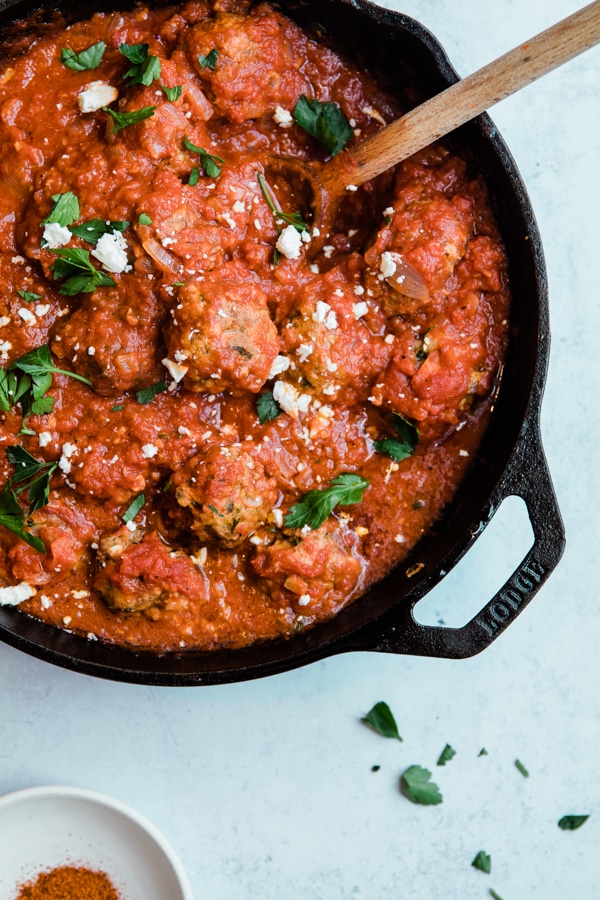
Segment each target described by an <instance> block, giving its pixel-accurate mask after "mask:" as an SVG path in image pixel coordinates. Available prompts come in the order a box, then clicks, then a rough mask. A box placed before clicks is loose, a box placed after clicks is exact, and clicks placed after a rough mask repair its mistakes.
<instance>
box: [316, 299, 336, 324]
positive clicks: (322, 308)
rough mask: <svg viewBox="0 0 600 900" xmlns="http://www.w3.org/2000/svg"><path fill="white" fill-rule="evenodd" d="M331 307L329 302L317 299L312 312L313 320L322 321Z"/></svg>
mask: <svg viewBox="0 0 600 900" xmlns="http://www.w3.org/2000/svg"><path fill="white" fill-rule="evenodd" d="M330 309H331V307H330V305H329V303H325V301H324V300H317V306H316V309H315V311H314V313H313V314H312V320H313V322H324V321H325V317H326V316H327V313H328V312H329V310H330Z"/></svg>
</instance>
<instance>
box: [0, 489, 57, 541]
mask: <svg viewBox="0 0 600 900" xmlns="http://www.w3.org/2000/svg"><path fill="white" fill-rule="evenodd" d="M0 525H4V527H5V528H8V530H9V531H12V532H13V534H16V535H17V537H20V538H21V540H23V541H25V543H26V544H29V546H30V547H33V549H34V550H38V551H39V552H40V553H45V552H46V547H45V546H44V542H43V541H41V540H40V539H39V538H38V537H35V535H33V534H30V533H29V532H28V531H25V513H24V512H23V510H22V509H21V507H20V506H19V503H18V500H17V498H16V496H15V492H14V491H13V490H12V488H11V487H10V486H9V485H8V484H7V485H5V486H4V488H3V489H2V491H1V492H0Z"/></svg>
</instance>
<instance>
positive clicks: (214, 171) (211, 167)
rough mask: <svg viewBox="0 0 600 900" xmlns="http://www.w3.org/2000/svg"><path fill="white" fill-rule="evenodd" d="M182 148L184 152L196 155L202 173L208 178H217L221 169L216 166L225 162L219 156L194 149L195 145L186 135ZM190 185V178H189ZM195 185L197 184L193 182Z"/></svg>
mask: <svg viewBox="0 0 600 900" xmlns="http://www.w3.org/2000/svg"><path fill="white" fill-rule="evenodd" d="M183 143H184V146H185V148H186V150H191V152H192V153H197V154H198V155H199V156H200V165H201V167H202V171H203V172H204V173H205V174H206V175H208V177H209V178H218V177H219V175H220V174H221V169H220V168H219V166H218V165H217V163H221V165H223V164H224V163H225V160H224V159H222V158H221V157H220V156H217V155H216V154H214V153H209V152H208V151H207V150H204V148H203V147H196V145H195V144H192V142H191V141H190V139H189V138H188V136H187V134H186V135H185V137H184V139H183ZM190 183H191V176H190ZM194 183H195V184H196V183H197V179H196V182H194Z"/></svg>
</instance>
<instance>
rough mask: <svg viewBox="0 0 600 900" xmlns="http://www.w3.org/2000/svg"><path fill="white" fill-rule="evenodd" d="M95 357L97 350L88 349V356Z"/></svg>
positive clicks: (93, 348)
mask: <svg viewBox="0 0 600 900" xmlns="http://www.w3.org/2000/svg"><path fill="white" fill-rule="evenodd" d="M95 355H96V348H95V347H88V356H95Z"/></svg>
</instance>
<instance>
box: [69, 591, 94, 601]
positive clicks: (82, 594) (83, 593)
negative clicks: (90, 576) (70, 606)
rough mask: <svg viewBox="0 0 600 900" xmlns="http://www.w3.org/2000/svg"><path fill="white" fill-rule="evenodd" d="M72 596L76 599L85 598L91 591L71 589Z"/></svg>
mask: <svg viewBox="0 0 600 900" xmlns="http://www.w3.org/2000/svg"><path fill="white" fill-rule="evenodd" d="M71 596H72V597H73V599H74V600H85V598H86V597H89V596H90V592H89V591H71Z"/></svg>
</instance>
